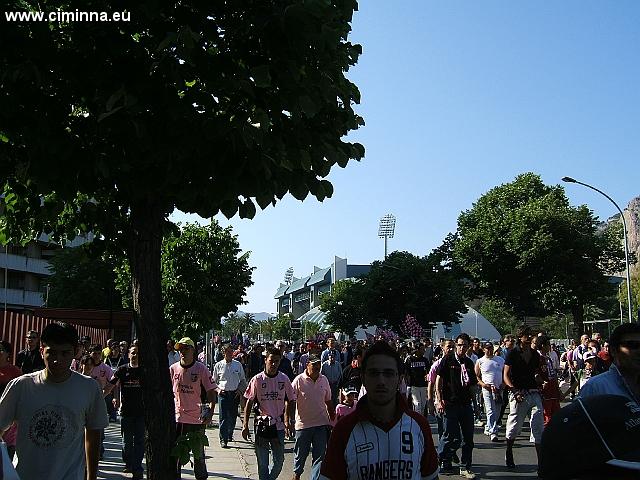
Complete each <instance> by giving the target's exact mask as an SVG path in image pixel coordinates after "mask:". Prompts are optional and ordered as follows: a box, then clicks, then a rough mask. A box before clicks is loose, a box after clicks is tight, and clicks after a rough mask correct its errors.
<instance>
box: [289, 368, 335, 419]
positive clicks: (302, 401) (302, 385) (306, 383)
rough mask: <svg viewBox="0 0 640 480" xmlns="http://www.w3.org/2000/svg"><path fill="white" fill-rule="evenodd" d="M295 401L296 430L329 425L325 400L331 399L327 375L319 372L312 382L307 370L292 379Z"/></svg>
mask: <svg viewBox="0 0 640 480" xmlns="http://www.w3.org/2000/svg"><path fill="white" fill-rule="evenodd" d="M293 391H294V392H295V394H296V397H297V398H298V400H297V402H296V430H302V429H304V428H311V427H319V426H321V425H329V424H330V423H331V422H330V421H329V413H328V412H327V405H326V403H325V402H328V401H330V400H331V387H330V386H329V380H327V377H325V376H324V375H322V374H320V376H319V377H318V379H317V380H316V381H315V382H314V381H313V380H312V379H311V377H310V376H309V375H307V372H302V373H301V374H300V375H298V376H297V377H296V378H294V379H293Z"/></svg>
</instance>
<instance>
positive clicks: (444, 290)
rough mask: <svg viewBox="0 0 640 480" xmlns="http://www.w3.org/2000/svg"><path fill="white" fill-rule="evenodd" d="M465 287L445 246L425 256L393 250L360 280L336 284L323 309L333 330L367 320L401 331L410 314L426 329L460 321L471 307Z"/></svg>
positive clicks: (351, 329)
mask: <svg viewBox="0 0 640 480" xmlns="http://www.w3.org/2000/svg"><path fill="white" fill-rule="evenodd" d="M463 291H464V286H463V284H462V282H461V281H460V280H459V279H458V278H457V277H456V275H455V274H454V272H453V271H452V270H451V269H450V268H448V267H447V265H446V264H445V263H444V262H443V256H442V252H441V251H440V250H435V251H434V252H432V253H431V254H429V255H427V256H425V257H418V256H416V255H413V254H411V253H408V252H393V253H391V254H390V255H389V256H388V257H387V258H386V260H384V261H383V262H380V261H376V262H373V264H372V266H371V270H370V271H369V273H368V274H366V275H363V276H362V277H360V278H359V279H358V281H356V282H351V281H347V282H344V283H342V284H340V283H338V284H336V289H335V291H334V293H332V294H331V295H330V296H328V297H327V298H326V299H323V303H322V309H323V310H325V311H326V312H327V317H326V322H327V323H328V324H329V326H330V327H331V328H332V329H335V330H339V331H342V332H345V333H347V334H349V335H352V334H353V332H354V331H355V329H356V328H358V327H360V326H365V325H378V326H382V327H385V328H390V329H392V330H395V331H398V332H399V331H401V330H402V326H403V322H404V320H405V316H406V314H408V313H410V314H413V315H414V316H415V317H416V320H417V321H418V323H419V324H421V325H422V326H423V327H424V328H430V327H432V326H434V325H435V324H436V323H438V322H444V323H449V324H450V323H454V322H457V321H459V318H460V315H459V312H464V311H466V309H467V307H466V306H465V305H464V300H463Z"/></svg>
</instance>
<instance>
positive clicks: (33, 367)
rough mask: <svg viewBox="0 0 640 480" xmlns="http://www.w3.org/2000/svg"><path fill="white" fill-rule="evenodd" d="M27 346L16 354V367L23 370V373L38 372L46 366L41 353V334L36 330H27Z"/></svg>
mask: <svg viewBox="0 0 640 480" xmlns="http://www.w3.org/2000/svg"><path fill="white" fill-rule="evenodd" d="M26 340H27V348H25V349H24V350H21V351H20V352H18V355H17V356H16V367H18V368H19V369H20V370H22V373H24V374H27V373H31V372H36V371H38V370H42V369H43V368H44V361H43V360H42V355H40V349H39V347H40V345H39V340H40V335H39V334H38V332H36V331H35V330H29V331H28V332H27V337H26Z"/></svg>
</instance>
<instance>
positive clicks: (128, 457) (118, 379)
mask: <svg viewBox="0 0 640 480" xmlns="http://www.w3.org/2000/svg"><path fill="white" fill-rule="evenodd" d="M118 383H119V384H120V391H121V403H122V408H121V414H122V419H121V421H120V432H121V434H122V459H123V460H124V463H125V469H124V471H125V472H131V473H133V478H134V479H142V478H143V473H144V470H143V468H142V459H143V458H144V405H143V403H142V388H140V368H139V366H138V346H137V345H133V346H132V347H131V348H130V349H129V364H128V365H122V366H121V367H119V368H118V370H116V372H115V373H114V374H113V378H112V379H111V380H110V381H109V383H108V384H107V385H106V386H105V388H104V393H105V395H108V394H109V393H110V392H111V390H113V388H114V387H115V386H116V384H118Z"/></svg>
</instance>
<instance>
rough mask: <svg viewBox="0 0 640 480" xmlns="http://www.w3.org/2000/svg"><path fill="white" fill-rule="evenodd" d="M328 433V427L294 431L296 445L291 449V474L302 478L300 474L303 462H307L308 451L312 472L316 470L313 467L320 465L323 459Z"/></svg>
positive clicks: (322, 426) (313, 479) (302, 469)
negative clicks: (292, 455) (292, 454)
mask: <svg viewBox="0 0 640 480" xmlns="http://www.w3.org/2000/svg"><path fill="white" fill-rule="evenodd" d="M328 433H329V428H328V425H321V426H319V427H309V428H303V429H302V430H296V443H295V445H294V447H293V453H294V458H293V473H295V474H296V475H300V476H302V472H303V471H304V462H306V461H307V457H308V456H309V451H310V450H311V459H312V460H313V468H314V471H316V470H317V469H316V468H315V466H316V465H317V464H320V463H322V460H323V459H324V452H325V451H326V450H327V441H328V439H329V435H328ZM312 446H313V447H312ZM316 473H319V472H316ZM311 478H312V480H316V479H315V478H314V477H311ZM316 478H317V477H316Z"/></svg>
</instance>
